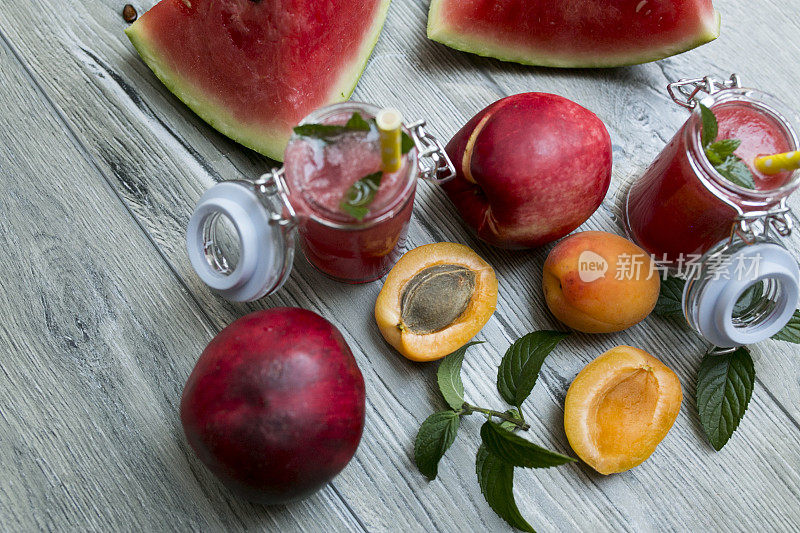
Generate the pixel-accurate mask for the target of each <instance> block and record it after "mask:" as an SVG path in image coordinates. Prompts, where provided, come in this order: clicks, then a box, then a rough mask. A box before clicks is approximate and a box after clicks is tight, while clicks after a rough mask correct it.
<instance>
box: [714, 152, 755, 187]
mask: <svg viewBox="0 0 800 533" xmlns="http://www.w3.org/2000/svg"><path fill="white" fill-rule="evenodd" d="M714 168H716V169H717V172H719V173H720V174H722V176H723V177H724V178H725V179H727V180H728V181H730V182H732V183H735V184H736V185H738V186H740V187H745V188H746V189H754V188H755V186H756V184H755V180H754V179H753V173H752V172H751V171H750V167H748V166H747V165H746V164H745V162H744V161H742V160H741V159H740V158H739V157H738V156H735V155H731V156H729V157H728V158H727V159H725V161H723V162H722V163H721V164H719V165H714Z"/></svg>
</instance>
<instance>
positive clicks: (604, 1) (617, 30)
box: [428, 0, 719, 67]
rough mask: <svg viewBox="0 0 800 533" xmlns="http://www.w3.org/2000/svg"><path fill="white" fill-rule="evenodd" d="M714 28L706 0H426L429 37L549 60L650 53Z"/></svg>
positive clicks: (611, 61)
mask: <svg viewBox="0 0 800 533" xmlns="http://www.w3.org/2000/svg"><path fill="white" fill-rule="evenodd" d="M718 35H719V14H718V13H717V12H716V11H715V10H714V8H713V6H712V5H711V0H503V1H502V2H498V1H497V0H432V2H431V8H430V12H429V15H428V37H429V38H430V39H433V40H434V41H438V42H441V43H443V44H446V45H447V46H450V47H453V48H456V49H459V50H463V51H466V52H472V53H476V54H479V55H483V56H490V57H496V58H498V59H502V60H505V61H515V62H518V63H525V64H529V65H542V66H552V67H612V66H619V65H630V64H636V63H646V62H648V61H655V60H657V59H662V58H665V57H668V56H671V55H675V54H678V53H681V52H684V51H686V50H689V49H692V48H695V47H697V46H700V45H701V44H704V43H707V42H709V41H712V40H714V39H716V38H717V36H718Z"/></svg>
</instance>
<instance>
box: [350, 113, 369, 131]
mask: <svg viewBox="0 0 800 533" xmlns="http://www.w3.org/2000/svg"><path fill="white" fill-rule="evenodd" d="M369 124H370V123H369V122H367V121H366V120H364V118H363V117H362V116H361V114H360V113H353V116H352V117H350V120H348V121H347V124H345V125H344V127H345V128H346V129H348V130H349V131H369V130H370V125H369Z"/></svg>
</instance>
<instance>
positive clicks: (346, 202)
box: [339, 171, 383, 221]
mask: <svg viewBox="0 0 800 533" xmlns="http://www.w3.org/2000/svg"><path fill="white" fill-rule="evenodd" d="M382 178H383V173H382V172H380V171H378V172H374V173H372V174H369V175H367V176H364V177H363V178H361V179H360V180H358V181H357V182H355V183H354V184H353V185H351V186H350V188H349V189H347V191H346V192H345V193H344V198H343V199H342V201H341V203H340V204H339V207H340V208H341V209H342V211H344V212H345V213H347V214H348V215H350V216H351V217H353V218H355V219H357V220H359V221H361V220H364V217H365V216H367V213H369V209H368V206H369V204H371V203H372V201H373V200H375V193H377V192H378V188H379V187H380V186H381V179H382Z"/></svg>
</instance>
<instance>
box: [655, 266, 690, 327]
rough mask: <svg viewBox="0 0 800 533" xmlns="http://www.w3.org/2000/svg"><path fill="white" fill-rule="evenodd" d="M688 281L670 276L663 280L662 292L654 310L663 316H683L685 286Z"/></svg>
mask: <svg viewBox="0 0 800 533" xmlns="http://www.w3.org/2000/svg"><path fill="white" fill-rule="evenodd" d="M684 285H686V281H685V280H683V279H681V278H676V277H674V276H670V277H668V278H667V279H662V280H661V292H659V293H658V301H656V306H655V308H654V309H653V312H654V313H655V314H657V315H658V316H663V317H674V316H678V317H683V286H684Z"/></svg>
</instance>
